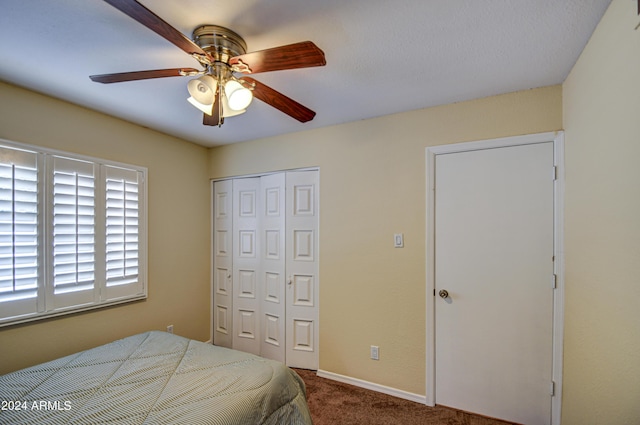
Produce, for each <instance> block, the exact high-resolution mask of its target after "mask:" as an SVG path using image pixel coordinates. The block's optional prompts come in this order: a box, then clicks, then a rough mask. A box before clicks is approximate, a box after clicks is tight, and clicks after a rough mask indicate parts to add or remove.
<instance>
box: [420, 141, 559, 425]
mask: <svg viewBox="0 0 640 425" xmlns="http://www.w3.org/2000/svg"><path fill="white" fill-rule="evenodd" d="M551 141H553V146H554V165H555V173H556V175H555V181H554V256H555V261H554V269H555V276H556V287H555V292H554V301H553V365H552V380H553V385H552V387H553V388H550V389H549V391H550V394H553V397H552V398H551V424H552V425H560V414H561V407H562V352H563V339H564V133H563V132H562V131H558V132H550V133H539V134H530V135H525V136H514V137H505V138H500V139H491V140H481V141H476V142H465V143H456V144H450V145H440V146H433V147H428V148H426V164H427V167H426V170H427V175H426V178H427V182H426V183H427V184H426V188H427V194H426V195H427V196H426V200H427V206H426V213H427V214H426V230H427V235H426V244H427V246H426V253H427V258H426V276H427V281H426V331H427V332H426V344H427V347H426V372H427V375H426V399H425V404H427V405H428V406H435V404H436V396H435V390H436V380H435V371H436V359H435V341H436V339H435V301H436V297H435V273H434V266H435V234H434V233H435V232H434V229H435V192H434V190H435V158H436V155H441V154H448V153H456V152H465V151H473V150H481V149H492V148H501V147H509V146H518V145H526V144H533V143H543V142H551Z"/></svg>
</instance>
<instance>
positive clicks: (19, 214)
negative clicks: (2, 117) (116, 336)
mask: <svg viewBox="0 0 640 425" xmlns="http://www.w3.org/2000/svg"><path fill="white" fill-rule="evenodd" d="M0 143H2V144H1V145H0V326H2V325H6V324H12V323H18V322H24V321H28V320H34V319H37V318H40V317H47V316H52V315H58V314H64V313H66V312H73V311H77V310H85V309H89V308H96V307H100V306H103V305H109V304H115V303H120V302H126V301H129V300H137V299H141V298H146V296H147V286H146V280H145V278H146V258H147V254H146V183H145V180H146V179H145V175H146V169H144V168H141V167H134V166H127V165H125V164H118V163H113V162H109V161H103V160H96V159H93V158H87V157H77V156H75V155H70V154H63V155H61V154H62V153H61V152H54V151H46V152H45V151H44V150H40V151H38V150H39V149H38V148H34V149H33V150H27V149H23V148H22V146H23V145H19V144H14V143H9V142H7V143H4V142H1V141H0Z"/></svg>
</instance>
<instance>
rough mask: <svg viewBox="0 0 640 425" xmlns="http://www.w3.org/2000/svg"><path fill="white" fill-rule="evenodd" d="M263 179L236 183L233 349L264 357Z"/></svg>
mask: <svg viewBox="0 0 640 425" xmlns="http://www.w3.org/2000/svg"><path fill="white" fill-rule="evenodd" d="M259 195H260V178H259V177H255V178H243V179H235V180H234V181H233V205H234V208H233V249H234V256H233V348H235V349H237V350H241V351H246V352H248V353H253V354H257V355H260V345H261V344H260V325H259V323H260V299H259V295H258V291H259V287H258V280H259V277H260V274H261V268H260V263H261V261H260V256H259V254H258V247H259V246H260V243H261V241H260V233H259V232H258V206H259V202H260V201H259Z"/></svg>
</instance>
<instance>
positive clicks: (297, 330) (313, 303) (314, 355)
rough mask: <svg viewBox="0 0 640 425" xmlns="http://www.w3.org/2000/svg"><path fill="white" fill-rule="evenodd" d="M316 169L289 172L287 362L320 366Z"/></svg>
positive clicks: (313, 366) (305, 366) (308, 366)
mask: <svg viewBox="0 0 640 425" xmlns="http://www.w3.org/2000/svg"><path fill="white" fill-rule="evenodd" d="M318 180H319V178H318V172H317V171H297V172H288V173H287V200H286V203H287V217H286V220H287V224H286V225H287V239H286V243H287V261H286V270H287V294H286V298H287V324H286V332H287V336H286V344H287V350H286V358H287V365H288V366H290V367H299V368H304V369H313V370H316V369H318V308H319V306H318V295H319V287H318V284H319V279H318V264H319V262H318V254H319V252H318V251H319V250H318V223H319V220H318V217H319V205H318V200H319V188H318Z"/></svg>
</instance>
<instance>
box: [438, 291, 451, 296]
mask: <svg viewBox="0 0 640 425" xmlns="http://www.w3.org/2000/svg"><path fill="white" fill-rule="evenodd" d="M438 295H440V298H449V292H447V290H446V289H441V290H440V292H438Z"/></svg>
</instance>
